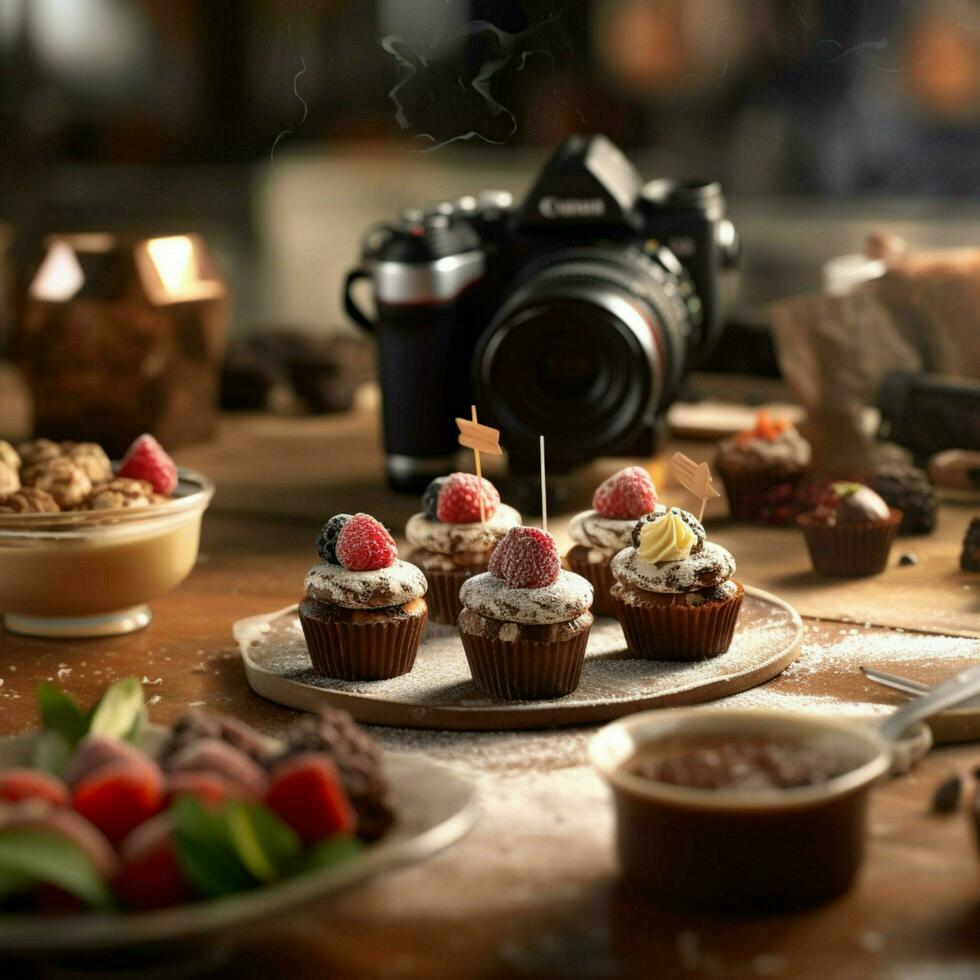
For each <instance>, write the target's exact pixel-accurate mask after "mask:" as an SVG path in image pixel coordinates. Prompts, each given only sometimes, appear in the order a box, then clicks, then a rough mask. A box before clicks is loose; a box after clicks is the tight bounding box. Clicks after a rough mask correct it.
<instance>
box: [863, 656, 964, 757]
mask: <svg viewBox="0 0 980 980" xmlns="http://www.w3.org/2000/svg"><path fill="white" fill-rule="evenodd" d="M976 694H980V664H978V665H976V666H973V667H967V668H966V669H965V670H961V671H959V672H958V673H956V674H953V676H952V677H949V678H947V679H946V680H944V681H943V682H942V683H941V684H936V685H935V686H934V687H932V688H930V689H929V692H928V693H927V694H923V695H922V696H921V697H918V698H913V699H912V700H911V701H909V702H908V704H903V705H902V707H901V708H899V709H898V710H897V711H895V712H894V713H893V714H890V715H889V716H888V717H887V718H886V719H885V720H884V721H883V722H882V723H881V726H880V728H879V731H880V732H881V734H882V735H883V736H884V737H885V738H887V739H888V740H889V741H892V742H895V741H897V740H898V739H899V738H901V736H902V733H903V732H905V731H907V730H908V729H909V728H911V727H912V725H914V724H915V723H916V722H917V721H922V720H923V719H925V718H930V717H932V715H935V714H938V713H939V712H940V711H945V710H946V709H947V708H952V707H953V706H954V705H957V704H959V703H960V702H961V701H967V700H969V699H970V698H972V697H973V696H974V695H976Z"/></svg>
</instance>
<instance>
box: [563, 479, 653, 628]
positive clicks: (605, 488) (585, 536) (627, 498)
mask: <svg viewBox="0 0 980 980" xmlns="http://www.w3.org/2000/svg"><path fill="white" fill-rule="evenodd" d="M663 509H664V506H663V504H658V503H657V488H656V487H655V486H654V485H653V480H651V479H650V474H649V473H648V472H647V471H646V470H645V469H643V467H642V466H628V467H626V469H623V470H620V471H619V472H618V473H614V474H613V475H612V476H611V477H609V479H608V480H606V481H604V482H603V483H601V484H600V485H599V487H598V488H597V489H596V492H595V494H593V497H592V510H583V511H582V512H581V513H579V514H576V515H575V516H574V517H573V518H572V521H571V524H570V525H569V527H568V533H569V535H570V537H571V539H572V541H574V542H575V543H574V545H572V547H571V549H570V550H569V552H568V554H566V555H565V567H566V568H569V569H571V571H573V572H575V573H577V574H578V575H581V576H582V577H583V578H586V579H588V580H589V581H590V582H591V583H592V588H593V590H594V591H595V597H594V599H593V600H592V613H593V615H598V616H614V615H615V613H614V611H613V606H612V600H611V599H610V598H609V590H610V589H611V588H612V586H613V583H614V581H615V580H614V579H613V574H612V571H611V569H610V567H609V563H610V562H611V561H612V559H613V556H614V555H616V554H618V553H619V552H620V551H622V550H623V548H625V547H627V546H628V545H629V543H630V537H631V535H632V533H633V527H634V525H635V524H636V522H637V520H639V518H641V517H643V516H644V515H646V514H651V513H654V512H658V511H662V510H663Z"/></svg>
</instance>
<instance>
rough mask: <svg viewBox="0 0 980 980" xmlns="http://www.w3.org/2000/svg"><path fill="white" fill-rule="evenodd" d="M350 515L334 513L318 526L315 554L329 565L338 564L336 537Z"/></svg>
mask: <svg viewBox="0 0 980 980" xmlns="http://www.w3.org/2000/svg"><path fill="white" fill-rule="evenodd" d="M351 516H352V515H351V514H335V515H334V516H333V517H331V518H330V520H329V521H327V523H326V524H324V525H323V527H321V528H320V533H319V534H318V535H317V536H316V550H317V554H319V556H320V557H321V558H322V559H323V560H324V561H325V562H328V563H329V564H331V565H339V564H340V559H339V558H338V557H337V538H339V537H340V532H341V531H342V530H343V529H344V525H345V524H346V523H347V522H348V521H349V520H350V519H351Z"/></svg>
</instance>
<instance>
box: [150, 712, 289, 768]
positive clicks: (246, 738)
mask: <svg viewBox="0 0 980 980" xmlns="http://www.w3.org/2000/svg"><path fill="white" fill-rule="evenodd" d="M205 739H219V740H220V741H222V742H227V743H228V744H229V745H231V746H234V748H236V749H238V751H239V752H243V753H244V754H245V755H247V756H248V757H249V758H250V759H253V760H254V761H255V762H257V763H259V765H265V764H266V762H267V761H268V760H269V759H270V758H271V757H272V756H273V755H274V754H275V751H276V746H277V743H276V742H275V740H273V739H270V738H267V737H266V736H265V735H262V734H260V733H259V732H257V731H256V730H255V729H254V728H252V726H251V725H246V724H245V722H244V721H240V720H239V719H238V718H232V717H231V715H220V714H212V713H211V712H208V711H199V710H197V709H196V708H192V709H191V710H190V711H185V712H184V714H182V715H181V716H180V717H179V718H178V719H177V720H176V721H175V722H174V724H173V727H172V728H171V729H170V735H169V736H168V738H167V741H166V742H164V745H163V748H162V749H161V750H160V753H159V756H158V757H157V761H158V762H159V763H160V765H161V766H164V767H166V763H167V761H168V760H169V759H170V758H172V757H173V756H175V755H176V754H177V753H178V752H181V751H182V750H183V749H185V748H187V747H188V746H190V745H193V744H195V743H196V742H201V741H204V740H205Z"/></svg>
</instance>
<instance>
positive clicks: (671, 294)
mask: <svg viewBox="0 0 980 980" xmlns="http://www.w3.org/2000/svg"><path fill="white" fill-rule="evenodd" d="M736 253H737V239H736V234H735V229H734V227H733V225H732V223H731V222H730V221H729V220H728V219H727V218H726V217H725V202H724V198H723V197H722V193H721V189H720V187H719V186H718V185H717V184H714V183H702V184H693V183H692V184H682V183H676V182H674V181H670V180H654V181H650V182H649V183H647V184H645V185H644V184H643V183H642V180H641V178H640V175H639V174H638V173H637V171H636V169H635V168H634V167H633V166H632V164H631V163H630V162H629V161H628V160H627V159H626V157H625V156H623V154H622V153H621V152H620V151H619V150H618V149H617V148H616V147H615V146H614V145H613V144H612V143H611V142H610V141H609V140H608V139H606V138H605V137H602V136H573V137H571V138H569V139H568V140H566V142H565V143H564V144H563V145H562V146H561V147H560V148H559V149H558V151H557V152H556V153H555V154H554V156H553V157H552V158H551V160H550V161H549V162H548V164H547V166H546V167H545V169H544V171H543V173H542V174H541V176H540V177H539V178H538V180H537V182H536V183H535V185H534V186H533V187H532V189H531V191H530V193H529V194H528V196H527V198H526V200H525V201H524V204H523V205H522V206H521V207H520V208H519V209H518V208H514V207H512V206H511V201H510V195H508V194H505V193H502V192H487V193H484V194H482V195H480V196H478V197H476V198H462V199H460V200H459V201H457V202H445V203H442V204H440V205H437V206H436V207H434V208H430V209H426V210H424V211H423V210H418V209H408V210H406V211H404V212H403V213H402V215H401V217H400V219H399V220H398V221H396V222H394V223H392V224H385V225H380V226H376V227H375V228H373V229H372V230H371V231H369V232H368V234H367V236H366V238H365V242H364V248H363V255H362V263H361V266H360V267H359V268H357V269H355V270H353V271H352V272H351V273H350V274H349V275H348V276H347V280H346V284H345V305H346V308H347V311H348V313H349V314H350V316H351V317H352V318H353V319H354V320H355V321H356V322H357V323H358V324H360V325H361V326H362V327H364V328H365V329H366V330H368V331H371V332H373V333H374V334H375V335H376V336H377V340H378V356H379V375H380V379H381V390H382V396H383V419H384V443H385V453H386V465H387V473H388V479H389V482H390V483H391V484H392V486H394V487H395V488H396V489H399V490H407V491H414V492H417V491H420V490H421V489H423V488H424V487H425V486H426V484H427V483H428V482H429V481H430V480H431V479H433V478H434V477H436V476H439V475H441V474H444V473H446V472H448V471H449V470H451V469H452V468H453V459H454V456H455V453H456V450H457V448H458V445H457V441H456V440H457V431H456V427H455V423H454V418H455V417H456V416H468V415H469V410H470V404H471V403H475V404H476V405H477V406H478V408H479V411H480V419H481V421H484V422H487V423H489V424H491V425H494V426H496V427H498V428H499V429H500V430H501V442H502V444H503V445H504V446H505V447H506V448H507V450H508V455H509V462H510V466H511V469H512V471H513V472H514V473H515V474H516V475H518V476H520V475H521V474H531V473H533V472H534V471H535V466H536V459H537V449H538V436H539V435H540V434H544V436H545V437H546V439H547V444H548V464H549V467H550V468H552V469H553V470H556V471H561V470H567V469H570V468H571V467H573V466H574V465H576V464H577V463H584V462H588V461H590V460H592V459H594V458H596V457H598V456H649V455H651V454H652V453H653V451H654V448H655V443H656V434H657V430H658V420H659V419H660V418H662V416H663V414H664V412H665V411H666V409H667V407H668V406H669V405H670V403H671V401H672V400H673V399H674V397H675V396H676V394H677V390H678V387H679V386H680V382H681V380H682V378H683V376H684V374H685V373H686V372H687V371H688V370H690V368H691V367H692V366H693V365H694V364H696V363H697V362H698V361H699V360H700V359H702V358H703V357H704V356H705V355H706V354H707V353H708V351H709V350H710V348H711V346H712V345H713V344H714V342H715V341H716V340H717V338H718V334H719V333H720V331H721V328H722V323H723V312H724V311H723V310H722V309H721V306H722V293H723V290H722V285H721V280H722V273H723V272H724V271H725V270H726V269H729V268H731V267H732V266H733V265H734V261H735V258H736ZM362 278H369V279H370V280H371V281H372V283H373V287H374V299H375V305H376V310H377V316H376V319H375V320H373V321H372V320H371V319H369V318H368V317H367V316H365V314H364V313H363V312H362V311H361V310H360V308H359V307H358V306H357V304H356V303H355V301H354V298H353V295H352V286H353V285H354V283H355V282H356V281H357V280H358V279H362Z"/></svg>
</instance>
